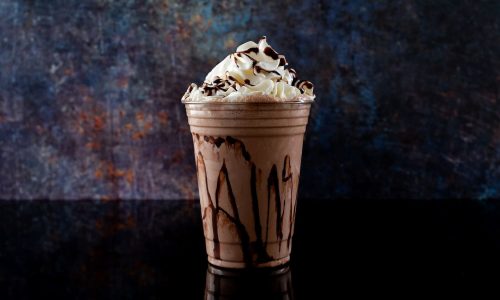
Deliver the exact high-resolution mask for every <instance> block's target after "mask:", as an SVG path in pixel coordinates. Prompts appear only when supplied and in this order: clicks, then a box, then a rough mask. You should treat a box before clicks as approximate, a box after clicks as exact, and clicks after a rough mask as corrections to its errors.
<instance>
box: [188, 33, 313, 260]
mask: <svg viewBox="0 0 500 300" xmlns="http://www.w3.org/2000/svg"><path fill="white" fill-rule="evenodd" d="M313 100H314V94H313V86H312V84H311V83H310V82H308V81H301V80H297V79H296V72H295V71H294V70H293V69H291V68H290V67H289V66H288V63H287V61H286V59H285V57H284V56H283V55H280V54H278V53H277V52H276V51H275V50H274V49H273V48H271V47H270V46H269V45H268V44H267V41H266V38H265V37H263V38H261V39H260V41H259V42H258V43H255V42H247V43H244V44H243V45H241V46H239V47H238V49H237V50H236V53H233V54H231V55H229V56H227V57H226V58H225V59H224V60H223V61H222V62H221V63H219V64H218V65H217V66H216V67H215V68H214V69H213V70H212V71H211V72H210V73H209V74H208V75H207V78H206V79H205V82H204V83H203V84H202V85H201V86H200V87H198V86H197V85H195V84H192V85H191V86H190V87H189V89H188V91H187V92H186V94H185V95H184V97H183V103H184V104H185V105H186V112H187V116H188V120H189V125H190V129H191V133H192V136H193V142H194V150H195V159H196V166H197V172H198V188H199V194H200V202H201V210H202V218H203V228H204V234H205V241H206V249H207V254H208V261H209V262H210V263H211V264H213V265H216V266H220V267H226V268H251V267H274V266H278V265H282V264H285V263H286V262H288V261H289V259H290V252H291V247H292V236H293V231H294V223H295V217H296V213H297V202H296V197H297V190H298V183H299V174H300V161H301V155H302V144H303V137H304V132H305V129H306V124H307V120H308V116H309V110H310V106H311V103H312V102H313Z"/></svg>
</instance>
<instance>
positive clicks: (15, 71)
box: [0, 0, 500, 199]
mask: <svg viewBox="0 0 500 300" xmlns="http://www.w3.org/2000/svg"><path fill="white" fill-rule="evenodd" d="M499 16H500V2H499V1H494V0H492V1H477V0H474V1H473V0H469V1H465V0H456V1H451V0H450V1H443V0H433V1H430V0H427V1H424V0H422V1H417V0H404V1H305V2H303V1H243V2H241V1H159V0H158V1H155V0H152V1H133V0H129V1H105V0H99V1H97V0H93V1H77V0H53V1H42V0H32V1H29V0H24V1H23V0H0V174H1V175H0V197H1V198H23V199H24V198H63V199H75V198H87V197H92V198H104V199H106V198H155V199H160V198H161V199H172V198H193V197H196V195H197V192H196V179H195V167H194V159H193V154H192V144H191V143H192V141H191V136H190V134H189V131H188V126H187V120H186V117H185V112H184V107H183V106H182V105H181V103H180V97H181V96H182V94H183V92H184V90H185V89H186V87H187V85H188V84H189V83H190V82H193V81H195V82H200V81H201V80H202V79H203V78H204V76H205V74H206V73H207V72H208V71H209V70H210V69H211V68H212V66H213V65H214V64H216V63H217V62H218V61H219V60H221V59H222V58H224V56H225V55H226V54H227V53H228V52H230V51H233V50H234V48H235V47H236V46H237V45H238V44H239V43H242V42H244V41H246V40H250V39H253V40H256V39H258V38H259V37H260V36H261V35H264V34H265V35H267V37H268V40H269V42H270V44H271V45H272V46H273V47H274V48H275V49H276V50H278V52H282V53H284V54H286V55H287V58H288V60H289V62H291V64H292V65H293V66H295V68H296V69H297V70H298V73H299V76H300V77H301V78H304V79H308V80H310V81H312V82H313V83H314V84H315V92H316V94H317V101H316V103H315V104H314V107H313V111H312V118H311V121H310V125H309V128H308V132H307V139H306V142H305V148H304V159H303V165H302V176H301V190H300V194H301V196H302V197H309V198H328V197H412V198H430V197H433V198H434V197H474V198H488V197H500V102H499V101H500V100H499V85H500V58H499V57H500V38H499V31H500V30H499Z"/></svg>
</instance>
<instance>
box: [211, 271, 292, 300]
mask: <svg viewBox="0 0 500 300" xmlns="http://www.w3.org/2000/svg"><path fill="white" fill-rule="evenodd" d="M205 299H208V300H233V299H234V300H237V299H275V300H288V299H294V293H293V285H292V272H291V270H290V267H289V266H284V267H280V268H277V269H272V270H251V271H245V270H229V269H221V268H217V267H214V266H211V265H209V266H208V268H207V282H206V286H205Z"/></svg>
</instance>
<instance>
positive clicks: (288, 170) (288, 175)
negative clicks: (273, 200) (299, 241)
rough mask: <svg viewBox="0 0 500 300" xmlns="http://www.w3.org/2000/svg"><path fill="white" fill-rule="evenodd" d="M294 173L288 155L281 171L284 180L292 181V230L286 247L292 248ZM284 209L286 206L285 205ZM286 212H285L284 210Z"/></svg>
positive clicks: (290, 218)
mask: <svg viewBox="0 0 500 300" xmlns="http://www.w3.org/2000/svg"><path fill="white" fill-rule="evenodd" d="M292 179H293V173H292V166H291V165H290V156H288V155H286V156H285V159H284V161H283V170H282V171H281V180H282V181H283V182H288V181H290V217H289V221H290V231H289V232H288V238H287V241H286V247H287V248H288V249H290V242H291V241H292V230H293V229H292V228H293V205H292V204H293V202H292V199H293V180H292ZM296 204H297V201H295V205H296ZM283 211H284V207H283ZM283 213H284V212H283Z"/></svg>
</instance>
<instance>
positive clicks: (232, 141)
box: [226, 136, 251, 161]
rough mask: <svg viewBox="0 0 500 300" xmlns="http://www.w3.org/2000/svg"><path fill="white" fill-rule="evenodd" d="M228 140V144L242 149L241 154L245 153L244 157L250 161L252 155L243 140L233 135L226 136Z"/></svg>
mask: <svg viewBox="0 0 500 300" xmlns="http://www.w3.org/2000/svg"><path fill="white" fill-rule="evenodd" d="M226 142H227V143H228V145H230V146H234V147H235V148H237V149H239V150H240V151H241V155H243V158H244V159H245V160H246V161H250V159H251V157H250V153H248V151H247V149H246V147H245V144H243V142H242V141H240V140H238V139H235V138H233V137H231V136H227V137H226Z"/></svg>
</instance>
